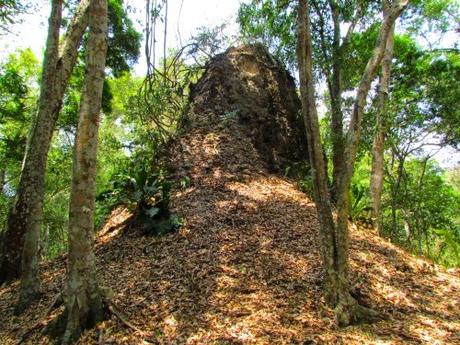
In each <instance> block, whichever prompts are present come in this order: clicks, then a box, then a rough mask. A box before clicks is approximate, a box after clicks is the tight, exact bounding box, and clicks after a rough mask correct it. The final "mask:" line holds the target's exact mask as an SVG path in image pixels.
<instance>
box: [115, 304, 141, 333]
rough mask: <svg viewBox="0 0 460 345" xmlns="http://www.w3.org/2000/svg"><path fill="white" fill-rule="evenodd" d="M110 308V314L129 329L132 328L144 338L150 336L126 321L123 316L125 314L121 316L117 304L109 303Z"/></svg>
mask: <svg viewBox="0 0 460 345" xmlns="http://www.w3.org/2000/svg"><path fill="white" fill-rule="evenodd" d="M108 307H109V310H110V312H111V313H112V314H113V315H115V316H116V317H117V318H118V319H119V320H120V321H121V322H122V323H123V324H124V325H125V326H127V327H128V328H131V329H132V330H133V331H136V332H137V333H139V334H140V335H141V336H142V337H144V338H147V337H148V336H149V334H148V333H145V332H144V331H143V330H141V329H140V328H138V327H136V326H134V325H133V324H132V323H131V322H129V321H128V320H126V318H125V317H124V316H123V314H121V312H119V311H118V309H117V308H116V306H115V304H114V303H113V302H109V303H108Z"/></svg>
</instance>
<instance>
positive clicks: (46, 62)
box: [16, 0, 62, 310]
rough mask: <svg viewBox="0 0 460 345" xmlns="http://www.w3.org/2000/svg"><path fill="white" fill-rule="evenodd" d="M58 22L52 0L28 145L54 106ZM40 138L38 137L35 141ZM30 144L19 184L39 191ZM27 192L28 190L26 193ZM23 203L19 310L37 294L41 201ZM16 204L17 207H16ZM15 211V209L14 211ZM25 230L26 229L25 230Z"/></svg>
mask: <svg viewBox="0 0 460 345" xmlns="http://www.w3.org/2000/svg"><path fill="white" fill-rule="evenodd" d="M61 20H62V0H53V1H52V3H51V15H50V18H49V26H48V38H47V40H46V51H45V57H44V59H43V72H42V80H41V85H40V99H39V109H38V114H39V115H38V116H39V119H38V121H37V122H36V123H35V126H34V129H33V131H32V137H31V139H30V140H31V143H36V142H40V143H41V144H42V145H43V144H44V143H43V140H44V138H43V137H41V134H44V133H48V132H51V133H52V129H51V128H50V124H49V123H46V121H40V115H42V114H45V113H46V112H47V111H48V109H52V108H54V107H55V101H56V100H55V99H54V94H55V85H56V82H55V75H54V72H55V66H56V64H57V61H58V58H59V29H60V26H61ZM38 137H40V138H38ZM31 151H33V149H32V145H31V144H30V145H29V146H28V148H27V151H26V157H25V161H27V160H28V158H29V157H30V158H31V159H30V160H33V161H36V163H38V164H37V166H35V169H34V170H31V169H23V171H22V176H21V182H23V181H24V183H25V184H26V185H27V186H34V187H36V191H38V192H42V189H43V185H40V184H39V183H37V178H38V176H37V175H36V172H37V171H39V170H40V169H45V164H46V162H45V160H43V159H40V157H34V154H35V153H34V152H31ZM28 192H29V191H28ZM18 201H22V202H24V203H27V202H28V203H29V207H28V209H27V211H28V212H27V213H26V214H25V216H26V219H22V225H24V228H25V230H26V232H25V234H24V247H23V252H22V262H21V271H22V275H21V290H20V295H19V302H18V309H19V310H21V309H23V307H25V306H26V305H27V304H28V303H29V302H30V301H32V300H33V299H34V298H35V297H37V296H38V294H39V288H40V283H39V277H38V255H37V254H38V244H39V238H40V222H41V218H42V215H43V210H42V208H43V207H42V203H43V200H39V199H38V198H37V195H36V194H35V193H31V191H30V192H29V193H28V194H26V195H24V198H23V199H18ZM19 205H20V204H17V206H19ZM16 210H17V209H16ZM26 226H27V227H29V228H26Z"/></svg>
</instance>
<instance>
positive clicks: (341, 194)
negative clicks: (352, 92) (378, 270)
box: [336, 0, 408, 325]
mask: <svg viewBox="0 0 460 345" xmlns="http://www.w3.org/2000/svg"><path fill="white" fill-rule="evenodd" d="M384 1H385V0H384ZM407 4H408V0H399V1H397V2H395V3H394V4H393V5H392V7H391V8H390V9H389V11H388V13H385V14H384V19H383V22H382V25H381V27H380V32H379V36H378V39H377V42H376V46H375V48H374V51H373V54H372V56H371V58H370V59H369V61H368V63H367V65H366V68H365V70H364V73H363V76H362V79H361V82H360V84H359V87H358V91H357V94H356V99H355V102H354V105H353V111H352V114H351V119H350V125H349V128H348V132H347V142H346V145H345V152H344V158H345V159H344V167H343V169H342V171H341V174H340V177H339V185H338V194H337V223H336V231H337V269H338V276H339V278H338V280H339V282H340V285H342V284H343V285H344V286H345V287H344V288H343V289H341V291H340V292H339V295H340V294H342V293H343V294H344V295H343V296H340V300H339V304H338V305H337V307H336V315H337V318H338V321H339V324H343V325H347V324H350V323H353V322H355V321H358V320H359V318H361V317H363V316H364V317H365V316H366V314H368V313H367V312H366V311H365V310H364V309H363V308H362V307H360V306H359V305H358V304H357V303H356V301H354V299H353V298H352V297H351V295H350V294H349V292H348V291H347V290H346V288H348V286H347V285H346V284H347V281H348V252H349V244H348V242H349V229H348V210H349V189H350V184H351V178H352V176H353V169H354V164H355V161H356V153H357V150H358V144H359V140H360V135H361V124H362V118H363V114H364V107H365V104H366V98H367V95H368V93H369V90H370V87H371V83H372V81H373V79H374V78H375V74H376V71H377V67H378V66H379V65H380V62H381V61H382V58H383V55H384V52H385V48H386V43H387V40H388V36H389V35H390V32H391V30H392V28H393V26H394V23H395V21H396V19H397V18H398V17H399V15H400V14H401V13H402V12H403V10H404V9H405V7H406V6H407Z"/></svg>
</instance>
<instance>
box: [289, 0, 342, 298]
mask: <svg viewBox="0 0 460 345" xmlns="http://www.w3.org/2000/svg"><path fill="white" fill-rule="evenodd" d="M298 11H299V14H298V22H297V27H298V33H297V36H298V39H297V60H298V67H299V80H300V98H301V101H302V115H303V119H304V122H305V128H306V131H307V140H308V151H309V152H308V153H309V158H310V165H311V174H312V180H313V194H314V198H315V204H316V210H317V213H318V220H319V223H320V234H321V251H322V256H323V267H324V272H325V273H326V277H325V279H324V290H325V295H326V298H327V300H328V301H329V303H330V304H332V305H335V303H336V302H337V299H336V293H335V291H336V288H337V277H336V268H335V262H334V261H335V260H334V247H335V244H334V240H335V235H334V234H335V226H334V220H333V218H332V207H331V203H330V198H329V190H328V183H327V175H326V169H325V160H324V154H323V147H322V146H321V136H320V132H319V121H318V114H317V109H316V104H315V94H314V90H315V88H314V82H313V63H312V56H311V54H312V39H311V29H310V17H309V15H308V4H307V2H306V0H299V10H298Z"/></svg>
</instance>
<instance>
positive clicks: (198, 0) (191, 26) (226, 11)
mask: <svg viewBox="0 0 460 345" xmlns="http://www.w3.org/2000/svg"><path fill="white" fill-rule="evenodd" d="M34 1H35V2H36V3H38V4H39V6H37V10H36V11H34V13H31V14H29V15H25V16H24V17H23V20H24V22H23V23H22V24H17V25H14V26H12V27H11V28H10V31H11V32H12V34H8V35H4V36H0V61H2V60H4V59H5V58H6V56H7V55H8V54H9V53H11V52H14V51H15V50H16V49H18V48H31V49H32V50H33V52H34V53H35V55H36V56H37V57H41V56H42V53H43V49H44V44H45V40H46V31H47V20H48V15H49V11H50V8H49V1H44V0H34ZM244 1H245V0H169V1H168V5H169V7H168V39H167V47H168V49H169V48H175V47H178V46H180V44H181V42H182V43H184V42H186V41H187V40H188V39H189V38H190V37H191V36H192V35H193V34H194V33H196V31H197V28H199V27H215V26H217V25H220V24H222V23H223V22H227V23H228V27H227V31H226V33H227V34H229V35H232V34H236V33H237V29H238V26H237V24H236V13H237V10H238V8H239V6H240V4H241V3H242V2H244ZM125 3H126V4H127V5H129V6H131V8H132V10H131V11H130V17H131V18H132V20H133V22H134V23H135V25H136V27H137V29H138V30H139V31H142V27H143V23H144V17H145V0H125ZM159 36H161V37H162V34H161V33H160V35H159ZM161 37H159V38H158V39H159V40H160V42H158V49H160V47H162V46H163V43H162V41H161ZM157 55H158V56H162V52H160V51H158V52H157ZM134 71H135V73H136V74H137V75H144V73H145V71H146V62H145V57H144V54H143V50H142V51H141V58H140V59H139V62H138V64H137V65H136V66H135V67H134ZM435 158H436V159H437V160H438V162H439V163H440V165H441V166H442V167H444V168H449V167H452V166H455V165H457V164H459V163H460V153H459V152H458V151H455V150H454V149H451V148H444V149H442V150H441V151H440V152H439V153H438V154H436V156H435Z"/></svg>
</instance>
